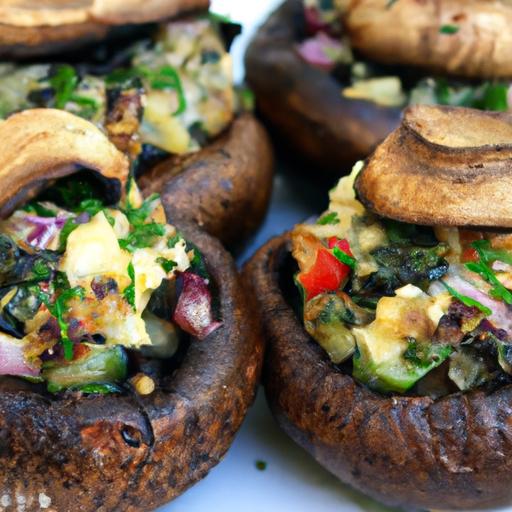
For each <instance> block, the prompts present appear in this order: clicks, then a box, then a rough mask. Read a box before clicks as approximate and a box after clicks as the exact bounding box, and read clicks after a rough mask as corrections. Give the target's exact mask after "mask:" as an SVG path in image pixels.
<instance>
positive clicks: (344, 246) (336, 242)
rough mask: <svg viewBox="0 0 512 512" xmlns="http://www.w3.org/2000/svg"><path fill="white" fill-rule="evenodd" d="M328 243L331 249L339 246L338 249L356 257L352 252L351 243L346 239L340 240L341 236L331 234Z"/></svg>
mask: <svg viewBox="0 0 512 512" xmlns="http://www.w3.org/2000/svg"><path fill="white" fill-rule="evenodd" d="M327 245H328V246H329V249H334V248H335V247H337V248H338V249H340V250H341V251H343V252H344V253H345V254H348V255H349V256H351V257H354V255H353V254H352V251H351V250H350V245H349V243H348V240H345V239H343V240H340V239H339V238H337V237H335V236H331V238H329V239H328V240H327Z"/></svg>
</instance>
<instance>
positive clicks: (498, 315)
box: [428, 274, 512, 333]
mask: <svg viewBox="0 0 512 512" xmlns="http://www.w3.org/2000/svg"><path fill="white" fill-rule="evenodd" d="M443 280H444V281H445V283H446V284H447V285H449V286H451V287H452V288H453V289H454V290H456V291H457V292H459V293H460V294H462V295H466V296H467V297H471V298H472V299H475V300H477V301H478V302H480V303H481V304H483V305H484V306H487V307H488V308H489V309H490V310H491V311H492V314H491V316H489V317H488V320H489V321H490V322H491V323H492V324H493V325H494V327H497V328H498V329H504V330H505V331H507V332H508V333H512V311H511V310H510V309H509V307H508V306H507V304H505V303H504V302H503V301H501V300H494V299H493V298H492V297H489V295H488V294H487V293H485V292H484V291H482V290H479V289H478V288H476V287H475V286H473V285H472V284H471V283H469V282H468V281H466V280H465V279H463V278H462V277H460V276H458V275H453V274H452V275H448V276H447V277H445V278H444V279H443ZM441 287H442V289H441ZM428 291H429V294H431V295H438V294H439V293H440V292H442V291H446V288H444V287H443V286H442V285H441V284H440V283H438V282H436V283H433V284H432V285H431V286H430V288H429V290H428Z"/></svg>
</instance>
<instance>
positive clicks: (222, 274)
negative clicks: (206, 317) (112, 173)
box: [0, 114, 262, 512]
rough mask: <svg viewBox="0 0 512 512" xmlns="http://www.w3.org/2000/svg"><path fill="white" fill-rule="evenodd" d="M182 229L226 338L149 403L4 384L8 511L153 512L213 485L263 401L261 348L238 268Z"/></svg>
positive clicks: (211, 344)
mask: <svg viewBox="0 0 512 512" xmlns="http://www.w3.org/2000/svg"><path fill="white" fill-rule="evenodd" d="M20 115H22V114H20ZM25 115H26V117H28V114H25ZM69 115H70V114H69ZM55 132H56V133H55V134H54V139H57V138H58V137H57V135H58V134H62V135H63V136H66V134H65V129H64V128H63V127H62V126H57V127H56V130H55ZM79 136H80V135H79V134H78V135H77V137H79ZM105 141H106V139H105ZM32 143H33V144H35V145H36V147H37V144H38V141H37V140H35V142H30V141H29V142H27V143H26V144H25V145H20V146H19V147H18V148H17V149H18V151H19V153H20V154H27V153H28V154H29V155H32V156H31V157H30V158H28V157H27V158H26V159H25V162H26V165H27V166H30V165H33V166H34V168H36V166H35V165H34V162H33V160H34V159H36V157H37V153H36V152H35V151H31V149H30V148H31V146H32ZM105 144H106V142H105ZM96 147H97V146H94V147H93V149H95V148H96ZM49 150H51V147H47V148H46V151H49ZM112 151H114V150H112ZM114 152H115V151H114ZM40 154H41V153H40ZM43 154H44V153H43ZM69 160H71V159H68V161H69ZM79 161H80V164H81V165H87V161H83V160H79ZM108 163H109V162H108V161H105V164H106V166H105V169H108V168H109V166H108V165H107V164H108ZM97 170H98V171H99V172H100V173H101V172H103V170H104V169H103V167H102V166H99V167H98V169H97ZM17 172H18V171H17ZM48 172H49V173H50V176H51V177H52V178H53V177H54V174H52V172H53V170H52V169H50V168H48ZM44 176H45V173H43V172H40V173H39V175H37V174H36V176H35V177H36V179H39V178H44ZM105 178H106V179H111V178H109V176H107V175H105ZM0 179H1V180H3V179H5V176H4V175H2V176H1V177H0ZM1 183H2V185H3V183H4V182H3V181H2V182H1ZM2 188H4V187H2ZM177 228H178V229H179V230H180V231H181V232H182V233H183V235H184V236H185V237H186V239H187V240H189V241H191V242H192V243H194V244H195V245H196V246H197V247H198V248H199V250H200V251H201V252H202V254H203V256H204V258H205V263H206V267H207V270H208V272H209V274H210V277H211V285H212V287H213V289H214V291H215V297H216V302H217V304H218V313H219V316H220V318H221V320H222V326H221V327H220V328H218V329H217V330H216V331H214V332H213V333H212V334H210V335H209V336H208V337H207V338H206V339H205V340H204V341H199V340H194V339H192V340H191V343H190V346H189V347H188V349H187V351H186V354H185V355H184V359H183V361H182V363H181V364H180V366H179V367H178V368H174V369H170V368H169V369H168V370H167V373H166V374H165V375H164V376H163V377H162V378H161V379H160V380H159V381H158V382H157V386H156V389H155V391H154V392H153V393H151V394H150V395H147V396H139V395H137V394H136V393H135V392H128V391H126V393H125V394H116V395H81V394H79V393H71V392H67V393H65V394H63V395H50V394H47V393H42V392H40V391H39V388H37V387H36V386H35V385H32V384H30V383H27V382H26V381H23V380H19V379H15V378H7V377H4V378H1V379H0V465H1V467H2V470H1V471H0V499H1V500H2V506H4V505H5V506H6V507H7V509H10V507H11V505H12V507H14V508H16V507H19V506H21V505H20V504H23V509H24V510H26V511H27V512H28V511H32V510H34V511H36V510H41V509H43V508H45V509H48V510H59V511H63V512H64V511H75V510H80V511H97V510H102V511H116V512H117V511H120V510H126V511H138V510H141V511H142V510H149V509H153V508H155V507H157V506H159V505H161V504H162V503H164V502H166V501H168V500H171V499H172V498H174V497H175V496H177V495H178V494H180V493H181V492H183V491H184V490H185V489H186V488H187V487H189V486H190V485H192V484H193V483H194V482H196V481H197V480H199V479H200V478H202V477H204V476H205V475H206V473H207V472H208V471H209V469H210V468H211V467H212V466H214V465H215V464H217V463H218V462H219V461H220V459H221V458H222V456H223V455H224V453H225V452H226V450H227V448H228V447H229V445H230V443H231V441H232V440H233V436H234V434H235V433H236V431H237V430H238V428H239V426H240V424H241V422H242V420H243V418H244V415H245V413H246V411H247V408H248V406H249V405H250V404H251V402H252V400H253V397H254V393H255V386H256V382H257V379H258V375H259V370H260V362H261V358H262V340H261V337H260V336H258V326H257V325H256V324H255V318H254V315H251V314H250V312H249V310H248V305H247V294H246V293H244V291H243V288H242V286H241V283H240V282H239V278H238V275H237V272H236V268H235V265H234V263H233V261H232V259H231V257H230V256H229V255H228V254H227V253H226V251H225V250H224V249H223V248H222V246H221V244H220V243H219V242H218V241H216V240H215V239H213V238H211V237H210V236H209V235H207V234H205V233H204V232H203V231H201V230H200V229H199V228H198V227H197V226H196V225H194V224H192V223H190V222H185V221H184V222H183V223H180V224H178V225H177ZM6 504H7V505H6Z"/></svg>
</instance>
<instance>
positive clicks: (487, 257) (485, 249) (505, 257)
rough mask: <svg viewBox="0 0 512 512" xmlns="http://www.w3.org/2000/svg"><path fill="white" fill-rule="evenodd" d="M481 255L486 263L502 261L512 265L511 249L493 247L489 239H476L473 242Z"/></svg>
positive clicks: (472, 245) (473, 245) (474, 247)
mask: <svg viewBox="0 0 512 512" xmlns="http://www.w3.org/2000/svg"><path fill="white" fill-rule="evenodd" d="M471 247H473V249H475V250H476V251H477V253H478V255H479V256H480V259H481V260H482V261H484V262H485V263H493V262H495V261H501V262H503V263H508V264H510V265H512V253H510V252H509V251H504V250H499V249H493V248H492V247H491V242H489V240H476V241H475V242H473V243H472V244H471Z"/></svg>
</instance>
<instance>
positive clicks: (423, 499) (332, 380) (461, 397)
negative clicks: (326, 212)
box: [244, 235, 512, 510]
mask: <svg viewBox="0 0 512 512" xmlns="http://www.w3.org/2000/svg"><path fill="white" fill-rule="evenodd" d="M294 271H295V270H294V265H293V260H292V258H291V254H290V238H289V235H284V236H282V237H278V238H274V239H273V240H271V241H270V242H268V243H267V244H266V245H265V246H263V247H262V248H261V249H260V250H259V251H258V252H257V253H256V255H255V256H254V257H253V259H252V260H251V261H250V262H249V263H248V265H247V266H246V268H245V271H244V276H245V281H246V284H247V288H248V289H250V290H251V291H252V294H253V296H254V297H255V298H256V300H257V303H258V310H259V313H260V315H261V321H262V324H263V329H264V335H265V338H266V339H267V341H268V345H267V352H266V358H265V363H264V371H263V382H264V385H265V391H266V395H267V399H268V402H269V404H270V407H271V409H272V412H273V414H274V416H275V418H276V420H277V422H278V423H279V425H280V426H281V428H283V430H284V431H285V432H286V433H287V434H288V435H289V436H290V437H291V438H292V439H293V440H294V441H296V442H297V443H298V444H299V445H300V446H302V447H303V448H305V449H306V450H307V451H308V452H309V453H310V454H311V455H312V456H313V457H314V458H315V459H316V460H317V461H318V462H319V463H320V464H322V465H323V466H325V467H326V468H327V469H328V470H329V471H330V472H332V473H333V474H334V475H336V476H337V477H338V478H340V479H341V480H342V481H344V482H346V483H348V484H350V485H352V486H354V487H355V488H357V489H359V490H361V491H363V492H364V493H366V494H369V495H371V496H373V497H374V498H376V499H378V500H380V501H383V502H385V503H388V504H390V505H398V506H403V507H407V508H408V507H415V508H416V507H417V508H420V509H433V508H435V509H440V508H442V509H459V510H469V509H472V508H485V507H491V506H498V505H501V504H505V503H510V500H511V499H512V489H511V487H510V485H509V479H510V476H511V475H512V422H511V418H512V406H511V404H512V387H511V386H504V387H501V388H499V389H498V390H496V391H494V392H491V393H489V394H486V393H484V392H482V391H472V392H469V393H464V394H462V393H457V394H451V395H447V396H445V397H443V398H439V399H436V400H433V399H431V398H429V397H425V396H384V395H379V394H377V393H374V392H372V391H370V390H368V389H367V388H365V387H364V386H362V385H360V384H358V383H357V382H356V381H355V380H354V379H353V378H352V377H351V376H350V375H349V374H347V373H344V372H343V371H342V370H340V369H339V367H337V366H335V365H334V364H333V363H331V361H330V360H329V358H328V356H327V354H326V353H325V352H324V351H323V350H322V349H321V348H320V346H319V345H318V344H317V343H316V342H315V341H313V339H312V338H310V337H309V336H308V334H307V333H306V331H305V330H304V328H303V326H302V323H301V321H300V319H299V318H298V317H297V316H296V314H295V312H294V311H293V309H292V307H291V306H290V304H291V303H293V300H294V296H293V293H294V292H292V291H291V290H292V288H293V284H292V283H293V281H292V279H293V272H294ZM283 283H290V284H291V286H287V285H286V284H284V285H283ZM295 293H296V292H295Z"/></svg>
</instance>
